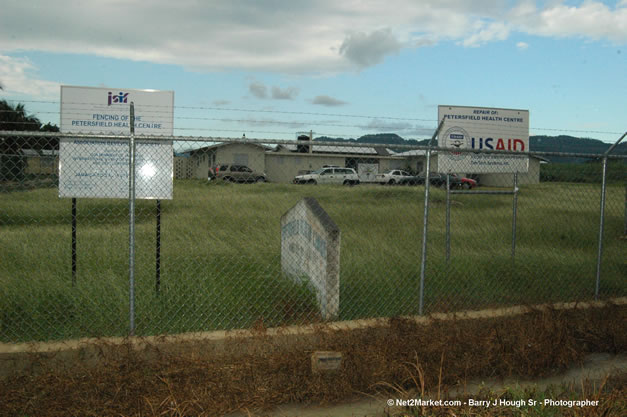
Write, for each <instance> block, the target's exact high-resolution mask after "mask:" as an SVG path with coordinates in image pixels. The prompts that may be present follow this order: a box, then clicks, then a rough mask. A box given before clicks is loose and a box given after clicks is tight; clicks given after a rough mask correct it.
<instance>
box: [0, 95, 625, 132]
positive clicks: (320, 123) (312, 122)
mask: <svg viewBox="0 0 627 417" xmlns="http://www.w3.org/2000/svg"><path fill="white" fill-rule="evenodd" d="M6 101H11V102H20V103H40V104H56V105H59V104H60V103H59V102H57V101H44V100H6ZM66 104H69V105H88V104H89V105H93V103H78V102H76V103H74V102H71V103H66ZM141 107H142V108H145V107H157V108H164V107H167V106H161V105H142V106H141ZM177 109H188V110H204V111H233V112H246V113H261V114H263V113H265V114H289V115H307V116H324V117H338V118H342V117H345V118H361V119H370V120H395V121H406V122H409V121H414V122H429V123H433V124H434V125H433V126H429V127H432V128H433V129H435V124H436V123H437V122H438V120H437V119H424V118H404V117H391V116H382V115H377V116H372V115H359V114H345V113H323V112H298V111H284V110H264V109H243V108H230V107H229V108H224V107H210V106H174V110H177ZM68 110H74V109H71V108H70V109H68ZM76 110H78V109H76ZM139 111H140V112H141V114H139V116H141V117H144V121H145V122H152V123H162V124H164V123H165V122H164V121H163V119H146V118H145V117H146V116H145V115H146V114H148V115H151V114H152V115H154V114H171V113H170V112H169V111H168V112H165V111H150V110H149V111H145V110H139ZM11 112H13V110H0V113H11ZM37 114H38V115H42V114H43V115H58V116H59V117H61V112H60V110H59V111H42V112H37ZM84 114H85V113H84V112H82V113H79V112H76V113H75V112H69V113H66V114H65V115H64V116H68V117H64V119H68V118H71V117H72V116H81V115H84ZM28 117H37V116H35V115H30V116H28ZM174 120H196V121H219V122H225V123H253V124H276V125H287V126H294V127H297V126H305V125H309V126H327V127H345V128H357V129H365V130H370V129H372V130H378V129H385V130H386V131H387V132H394V131H400V132H402V131H407V130H415V129H428V128H429V127H428V126H419V125H413V126H412V125H409V126H393V125H385V124H373V125H355V124H343V123H328V121H317V120H293V121H286V120H254V119H225V118H217V117H192V116H177V115H176V114H175V115H174ZM464 122H465V123H467V124H476V125H481V126H486V127H490V126H494V127H497V126H498V127H499V128H500V129H501V130H508V127H504V126H503V125H502V124H497V123H489V122H486V121H480V120H479V121H472V120H465V121H464ZM3 123H22V124H28V122H10V121H6V122H3ZM176 129H184V130H190V129H197V130H202V129H201V128H186V127H183V128H179V127H176ZM515 129H516V128H512V130H515ZM240 130H241V129H240ZM529 130H530V131H531V130H534V131H548V132H571V133H587V134H603V135H620V134H622V133H623V132H616V131H606V130H589V129H567V128H560V127H538V126H530V127H529ZM387 132H386V133H387ZM342 135H346V133H343V134H342ZM424 135H427V133H424Z"/></svg>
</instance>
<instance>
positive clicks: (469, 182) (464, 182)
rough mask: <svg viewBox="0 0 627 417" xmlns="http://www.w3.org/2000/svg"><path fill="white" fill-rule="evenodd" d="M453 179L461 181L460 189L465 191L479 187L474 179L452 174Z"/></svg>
mask: <svg viewBox="0 0 627 417" xmlns="http://www.w3.org/2000/svg"><path fill="white" fill-rule="evenodd" d="M451 177H455V178H457V179H459V180H460V181H461V185H460V187H461V188H463V189H464V190H470V189H471V188H475V187H476V186H477V181H475V180H473V179H472V178H466V177H459V176H458V175H455V174H451Z"/></svg>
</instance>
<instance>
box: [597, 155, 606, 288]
mask: <svg viewBox="0 0 627 417" xmlns="http://www.w3.org/2000/svg"><path fill="white" fill-rule="evenodd" d="M602 175H603V178H602V180H601V224H600V225H599V252H598V254H597V279H596V285H595V289H594V298H595V299H598V298H599V287H600V284H601V258H602V257H603V228H604V225H605V190H606V188H607V184H606V177H607V156H604V157H603V174H602Z"/></svg>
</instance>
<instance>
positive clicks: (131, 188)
mask: <svg viewBox="0 0 627 417" xmlns="http://www.w3.org/2000/svg"><path fill="white" fill-rule="evenodd" d="M130 112H131V114H130V124H131V134H130V136H129V150H128V151H129V158H128V160H129V163H128V179H129V181H128V203H129V221H128V223H129V225H128V226H129V233H128V235H129V256H128V267H129V314H130V326H129V327H130V328H129V335H130V336H134V335H135V104H134V103H133V102H132V101H131V107H130Z"/></svg>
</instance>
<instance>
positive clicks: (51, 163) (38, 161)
mask: <svg viewBox="0 0 627 417" xmlns="http://www.w3.org/2000/svg"><path fill="white" fill-rule="evenodd" d="M24 173H25V174H39V175H43V174H45V175H58V173H59V157H58V156H39V157H31V156H29V157H27V158H26V167H25V169H24Z"/></svg>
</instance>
